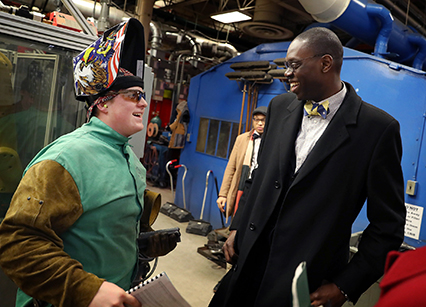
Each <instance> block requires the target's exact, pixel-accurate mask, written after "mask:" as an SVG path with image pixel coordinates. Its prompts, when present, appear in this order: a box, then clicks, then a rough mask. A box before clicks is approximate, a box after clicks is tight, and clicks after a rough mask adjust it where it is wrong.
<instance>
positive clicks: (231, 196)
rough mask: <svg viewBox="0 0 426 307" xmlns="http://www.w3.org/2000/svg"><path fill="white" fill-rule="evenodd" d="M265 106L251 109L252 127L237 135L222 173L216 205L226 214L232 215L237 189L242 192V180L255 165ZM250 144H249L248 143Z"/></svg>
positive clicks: (234, 208)
mask: <svg viewBox="0 0 426 307" xmlns="http://www.w3.org/2000/svg"><path fill="white" fill-rule="evenodd" d="M266 112H267V108H266V107H258V108H256V109H255V110H254V111H253V114H252V118H253V123H252V129H251V130H250V131H248V132H245V133H243V134H241V135H239V136H238V137H237V139H236V140H235V144H234V147H233V148H232V152H231V156H230V157H229V161H228V164H227V165H226V169H225V173H224V174H223V179H222V185H221V187H220V191H219V197H218V199H217V201H216V202H217V205H218V207H219V209H220V210H221V211H222V212H225V204H228V206H227V207H226V216H227V217H228V216H233V215H234V212H235V211H236V208H237V206H238V199H239V198H238V196H239V197H241V195H237V194H238V191H240V194H241V193H242V192H243V187H244V182H245V180H246V179H247V178H249V177H250V175H251V172H252V170H253V169H255V168H256V167H257V154H258V152H259V146H260V140H261V137H262V134H263V129H264V127H265V118H266ZM249 144H250V145H249Z"/></svg>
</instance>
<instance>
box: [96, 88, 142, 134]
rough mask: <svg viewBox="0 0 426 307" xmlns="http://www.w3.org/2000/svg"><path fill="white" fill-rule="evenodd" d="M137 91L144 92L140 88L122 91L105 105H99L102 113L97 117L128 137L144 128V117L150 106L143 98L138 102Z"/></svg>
mask: <svg viewBox="0 0 426 307" xmlns="http://www.w3.org/2000/svg"><path fill="white" fill-rule="evenodd" d="M133 90H135V91H133ZM136 91H141V92H143V90H142V88H140V87H138V86H135V87H131V88H128V89H126V90H123V91H120V94H119V95H117V96H115V97H114V98H113V99H112V100H109V101H107V102H106V103H105V104H101V105H98V109H99V110H100V112H99V114H98V115H97V117H98V118H99V119H100V120H102V121H103V122H104V123H105V124H107V125H108V126H110V127H111V128H112V129H114V130H115V131H117V132H118V133H120V134H122V135H124V136H126V137H129V136H131V135H132V134H135V133H136V132H139V131H141V130H142V129H143V128H144V126H143V123H142V116H143V113H144V111H145V108H146V107H147V106H148V104H147V103H146V101H145V99H144V98H143V97H140V100H138V98H139V97H138V95H137V92H136ZM136 97H137V98H136ZM135 98H136V99H135ZM105 105H106V106H107V107H105Z"/></svg>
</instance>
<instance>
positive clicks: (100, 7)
mask: <svg viewBox="0 0 426 307" xmlns="http://www.w3.org/2000/svg"><path fill="white" fill-rule="evenodd" d="M15 1H17V2H19V3H21V4H24V5H27V6H28V7H29V8H30V10H31V7H32V6H34V7H38V8H39V9H40V10H43V11H45V12H52V11H57V10H58V9H59V8H60V7H59V5H60V4H58V3H60V2H57V1H56V0H15ZM69 1H72V2H73V3H74V5H75V6H76V7H77V8H78V9H79V10H80V12H81V13H82V14H83V16H84V17H86V18H88V17H93V18H94V19H96V20H101V19H102V22H101V24H105V23H106V21H108V22H109V25H108V26H109V27H111V26H114V25H116V24H118V23H120V22H122V21H125V20H127V19H129V18H130V17H135V16H133V15H132V14H129V13H126V12H124V11H122V10H120V9H117V8H116V7H113V6H110V5H109V3H110V2H111V0H102V1H101V3H99V2H93V1H91V0H69ZM144 3H145V2H144ZM6 9H8V7H7V8H6V6H5V5H0V10H6ZM98 27H99V23H98ZM102 27H103V26H102ZM149 29H150V32H151V33H152V40H151V47H152V49H154V50H153V51H154V53H156V51H157V50H158V49H160V48H161V45H162V43H163V40H164V39H166V38H169V39H174V40H175V41H176V44H181V43H184V42H188V43H189V45H190V46H191V50H192V56H193V57H192V58H191V64H192V65H193V66H194V67H196V66H197V62H198V61H196V59H197V58H198V57H199V56H201V54H202V52H201V47H203V48H211V50H212V53H213V54H215V55H218V56H219V57H222V58H223V57H225V56H226V57H227V58H232V57H235V56H237V55H238V54H239V53H238V51H237V50H236V49H235V47H234V46H232V45H230V44H228V43H220V42H216V41H213V40H209V39H206V38H203V37H201V36H197V35H195V34H192V33H188V32H183V31H179V30H177V29H176V32H172V31H167V32H164V33H163V32H162V31H161V29H160V26H159V25H158V24H157V23H156V22H154V21H152V20H151V21H150V23H149ZM100 30H101V29H100ZM101 31H102V30H101ZM145 39H148V35H147V36H146V37H145ZM151 55H152V56H155V54H151Z"/></svg>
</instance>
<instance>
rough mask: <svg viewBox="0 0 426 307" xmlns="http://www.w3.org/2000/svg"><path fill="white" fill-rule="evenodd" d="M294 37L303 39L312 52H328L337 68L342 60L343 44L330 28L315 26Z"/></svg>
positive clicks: (321, 53)
mask: <svg viewBox="0 0 426 307" xmlns="http://www.w3.org/2000/svg"><path fill="white" fill-rule="evenodd" d="M295 39H297V40H301V41H304V42H305V44H306V46H307V48H309V49H311V50H312V52H313V53H314V54H320V55H324V54H329V55H331V56H332V57H333V60H334V62H335V63H336V64H337V65H336V66H337V67H338V68H339V70H340V67H341V66H342V62H343V46H342V43H341V42H340V39H339V37H338V36H337V35H336V34H335V33H334V32H333V31H331V30H330V29H327V28H323V27H315V28H311V29H309V30H306V31H305V32H302V33H301V34H299V35H298V36H297V37H296V38H295Z"/></svg>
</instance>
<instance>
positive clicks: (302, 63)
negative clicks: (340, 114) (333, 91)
mask: <svg viewBox="0 0 426 307" xmlns="http://www.w3.org/2000/svg"><path fill="white" fill-rule="evenodd" d="M286 60H287V62H288V63H289V67H290V68H289V69H286V71H285V76H286V78H287V82H288V83H289V84H290V91H291V92H293V93H295V94H296V96H297V98H298V99H299V100H305V99H306V100H307V99H311V100H314V101H321V100H322V99H323V98H322V97H323V96H324V89H325V88H327V85H326V84H325V82H324V81H325V80H326V78H325V76H324V73H323V65H322V60H323V56H322V55H321V54H315V53H314V51H313V50H311V49H310V48H307V47H306V42H305V41H303V40H298V39H296V40H294V41H293V42H292V43H291V44H290V47H289V48H288V51H287V57H286ZM324 98H326V97H324Z"/></svg>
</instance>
